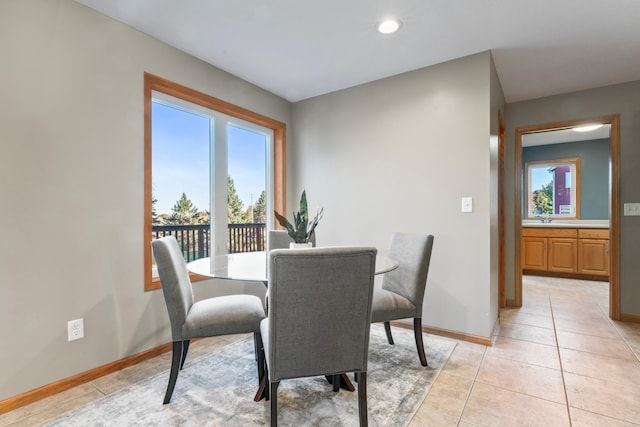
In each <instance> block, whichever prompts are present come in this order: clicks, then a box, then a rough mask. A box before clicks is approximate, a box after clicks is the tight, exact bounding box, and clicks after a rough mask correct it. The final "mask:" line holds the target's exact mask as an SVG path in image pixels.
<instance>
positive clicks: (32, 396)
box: [0, 343, 172, 414]
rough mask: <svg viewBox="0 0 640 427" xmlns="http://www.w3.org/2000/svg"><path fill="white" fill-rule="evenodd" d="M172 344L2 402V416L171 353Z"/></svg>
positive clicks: (0, 411) (0, 406) (0, 404)
mask: <svg viewBox="0 0 640 427" xmlns="http://www.w3.org/2000/svg"><path fill="white" fill-rule="evenodd" d="M171 347H172V344H171V343H166V344H163V345H161V346H158V347H154V348H152V349H149V350H145V351H143V352H140V353H137V354H133V355H131V356H128V357H125V358H123V359H120V360H116V361H115V362H111V363H107V364H106V365H102V366H98V367H97V368H93V369H90V370H88V371H84V372H81V373H79V374H76V375H73V376H71V377H68V378H63V379H61V380H59V381H56V382H53V383H51V384H47V385H43V386H42V387H38V388H35V389H33V390H29V391H27V392H24V393H21V394H18V395H16V396H12V397H10V398H8V399H5V400H2V401H0V414H4V413H6V412H9V411H12V410H14V409H17V408H20V407H22V406H25V405H28V404H29V403H33V402H36V401H38V400H42V399H44V398H45V397H49V396H53V395H54V394H57V393H60V392H62V391H65V390H68V389H70V388H73V387H76V386H78V385H81V384H84V383H87V382H89V381H93V380H95V379H96V378H100V377H103V376H105V375H107V374H111V373H113V372H117V371H119V370H121V369H124V368H127V367H129V366H133V365H135V364H137V363H140V362H142V361H143V360H147V359H152V358H154V357H156V356H158V355H160V354H162V353H166V352H168V351H171Z"/></svg>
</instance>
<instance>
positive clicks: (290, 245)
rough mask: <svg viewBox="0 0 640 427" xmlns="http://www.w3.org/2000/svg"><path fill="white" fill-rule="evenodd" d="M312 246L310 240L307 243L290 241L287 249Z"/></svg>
mask: <svg viewBox="0 0 640 427" xmlns="http://www.w3.org/2000/svg"><path fill="white" fill-rule="evenodd" d="M312 247H313V243H311V242H307V243H294V242H291V243H289V249H308V248H312Z"/></svg>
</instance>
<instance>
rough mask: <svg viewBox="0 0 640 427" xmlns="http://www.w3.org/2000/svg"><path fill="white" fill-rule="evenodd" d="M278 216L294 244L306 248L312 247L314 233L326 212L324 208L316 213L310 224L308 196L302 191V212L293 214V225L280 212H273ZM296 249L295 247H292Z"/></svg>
mask: <svg viewBox="0 0 640 427" xmlns="http://www.w3.org/2000/svg"><path fill="white" fill-rule="evenodd" d="M273 212H274V213H275V215H276V219H277V220H278V222H279V223H280V225H281V226H283V227H284V228H285V229H286V230H287V234H289V237H291V238H292V239H293V243H295V244H302V245H304V246H307V247H308V246H311V242H309V239H311V236H312V235H313V231H314V230H315V229H316V226H317V225H318V222H320V220H321V219H322V213H323V212H324V208H321V209H319V210H318V212H317V213H316V216H315V217H314V218H313V220H312V221H311V222H309V210H308V208H307V194H306V191H305V190H303V191H302V196H300V210H299V211H298V212H295V211H294V212H293V224H292V223H290V222H289V220H287V218H285V217H284V216H283V215H280V214H279V213H278V212H276V211H273ZM291 246H292V247H295V245H293V244H292V245H291Z"/></svg>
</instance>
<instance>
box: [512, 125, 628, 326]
mask: <svg viewBox="0 0 640 427" xmlns="http://www.w3.org/2000/svg"><path fill="white" fill-rule="evenodd" d="M619 121H620V117H619V116H618V115H614V116H605V117H597V118H590V119H584V120H575V121H565V122H557V123H547V124H542V125H536V126H529V127H521V128H517V129H516V135H515V136H516V141H515V157H516V159H515V163H516V164H515V166H516V176H515V180H516V197H515V200H516V206H515V260H514V263H515V266H514V267H515V300H514V301H513V302H514V305H515V306H517V307H520V306H522V252H521V251H522V213H523V210H522V196H523V189H522V186H523V167H522V159H523V157H522V156H523V137H525V136H526V135H530V134H540V133H543V132H549V131H553V130H565V129H573V128H576V127H579V126H584V125H588V124H593V123H598V124H603V125H609V126H610V136H609V164H610V168H609V234H610V243H609V317H610V318H611V319H613V320H620V284H619V257H620V254H619V247H620V242H619V238H620V237H619V236H620V225H619V221H620V209H619V206H620V203H619V201H620V178H619V174H620V172H619V171H620V125H619Z"/></svg>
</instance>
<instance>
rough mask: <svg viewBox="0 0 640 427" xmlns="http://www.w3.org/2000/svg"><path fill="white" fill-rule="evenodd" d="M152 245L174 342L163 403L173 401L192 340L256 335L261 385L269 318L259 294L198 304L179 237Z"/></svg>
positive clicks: (158, 240)
mask: <svg viewBox="0 0 640 427" xmlns="http://www.w3.org/2000/svg"><path fill="white" fill-rule="evenodd" d="M151 245H152V247H153V255H154V257H155V259H156V265H157V267H158V274H159V276H160V283H161V284H162V292H163V294H164V300H165V303H166V304H167V311H168V312H169V321H170V323H171V340H172V342H173V356H172V359H171V373H170V374H169V384H168V385H167V392H166V394H165V396H164V402H163V403H165V404H167V403H169V401H170V400H171V395H172V394H173V389H174V387H175V385H176V380H177V379H178V372H179V370H181V369H182V367H183V365H184V361H185V359H186V357H187V351H188V349H189V342H190V340H191V339H192V338H205V337H213V336H218V335H233V334H243V333H253V336H254V341H255V348H256V360H257V361H258V382H260V380H261V379H262V376H263V375H264V354H263V352H262V351H261V349H262V339H261V337H260V321H261V320H262V319H264V318H265V317H266V316H265V313H264V309H263V307H262V302H261V301H260V298H258V297H257V296H255V295H228V296H221V297H215V298H208V299H205V300H202V301H197V302H194V300H193V289H192V287H191V280H190V279H189V273H188V271H187V268H186V265H185V263H184V258H183V257H182V251H181V250H180V247H179V246H178V242H177V241H176V239H175V237H173V236H167V237H163V238H161V239H157V240H154V241H153V242H151Z"/></svg>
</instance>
